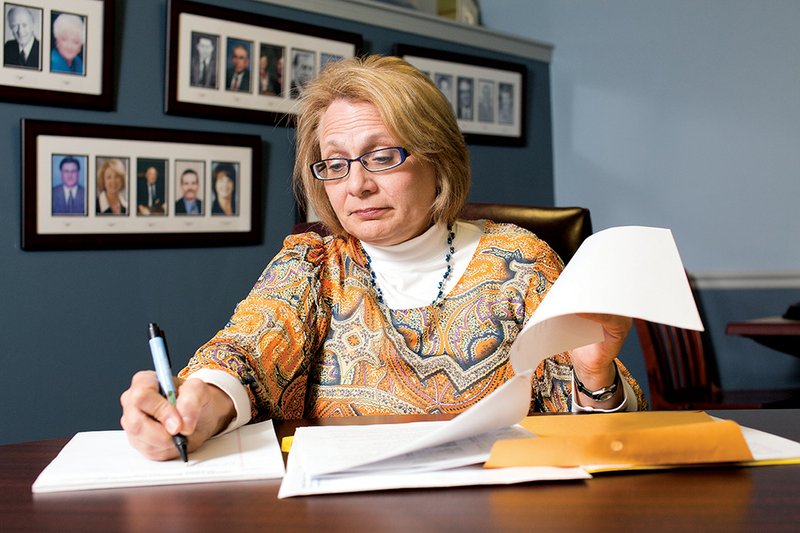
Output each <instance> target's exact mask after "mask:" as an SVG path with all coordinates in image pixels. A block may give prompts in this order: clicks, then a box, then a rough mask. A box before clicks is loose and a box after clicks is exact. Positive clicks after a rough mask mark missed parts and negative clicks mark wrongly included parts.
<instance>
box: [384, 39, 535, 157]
mask: <svg viewBox="0 0 800 533" xmlns="http://www.w3.org/2000/svg"><path fill="white" fill-rule="evenodd" d="M393 51H394V54H395V55H397V56H400V57H402V58H403V59H405V60H406V61H408V62H409V63H411V64H412V65H414V66H415V67H417V68H418V69H420V70H421V71H423V72H425V73H426V74H427V75H428V76H429V77H430V78H431V79H432V80H433V81H434V83H436V85H437V86H438V87H439V88H440V90H441V91H442V92H443V93H444V94H445V96H446V97H447V99H448V100H449V101H450V103H451V104H452V106H453V111H455V113H456V118H457V119H458V125H459V127H460V128H461V131H462V132H464V137H465V139H466V140H467V142H469V143H475V144H495V145H505V146H525V144H526V142H527V139H526V129H527V128H526V122H527V102H526V95H527V68H526V67H525V65H523V64H521V63H512V62H509V61H499V60H496V59H489V58H482V57H476V56H470V55H465V54H456V53H451V52H442V51H440V50H433V49H430V48H422V47H419V46H411V45H405V44H395V45H394V47H393Z"/></svg>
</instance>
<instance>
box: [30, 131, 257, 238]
mask: <svg viewBox="0 0 800 533" xmlns="http://www.w3.org/2000/svg"><path fill="white" fill-rule="evenodd" d="M260 168H261V138H260V137H259V136H257V135H236V134H225V135H223V136H220V135H219V134H217V133H210V132H196V131H182V130H167V129H152V128H140V127H129V126H109V125H98V124H77V123H67V122H51V121H42V120H31V119H23V120H22V248H23V249H24V250H77V249H101V248H103V249H105V248H156V247H183V246H232V245H249V244H259V243H260V242H261V204H262V201H261V178H260V174H261V173H260Z"/></svg>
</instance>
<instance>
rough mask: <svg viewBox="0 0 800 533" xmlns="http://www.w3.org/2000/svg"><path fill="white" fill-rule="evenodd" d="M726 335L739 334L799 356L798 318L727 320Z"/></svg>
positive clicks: (799, 331) (799, 333) (799, 334)
mask: <svg viewBox="0 0 800 533" xmlns="http://www.w3.org/2000/svg"><path fill="white" fill-rule="evenodd" d="M725 333H727V334H728V335H740V336H742V337H747V338H749V339H753V340H754V341H756V342H758V343H759V344H762V345H764V346H767V347H769V348H772V349H773V350H778V351H780V352H783V353H787V354H789V355H794V356H796V357H800V320H789V319H787V318H782V317H779V316H775V317H767V318H757V319H755V320H747V321H743V322H729V323H728V325H727V326H726V327H725Z"/></svg>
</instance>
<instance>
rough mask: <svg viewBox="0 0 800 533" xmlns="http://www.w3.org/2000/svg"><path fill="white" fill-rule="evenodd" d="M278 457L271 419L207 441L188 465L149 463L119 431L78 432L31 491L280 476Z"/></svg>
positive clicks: (176, 461)
mask: <svg viewBox="0 0 800 533" xmlns="http://www.w3.org/2000/svg"><path fill="white" fill-rule="evenodd" d="M283 473H284V467H283V456H282V455H281V450H280V446H279V445H278V439H277V438H276V437H275V430H274V429H273V427H272V421H268V422H261V423H259V424H253V425H251V426H244V427H242V428H239V429H237V430H236V431H232V432H231V433H228V434H226V435H222V436H220V437H217V438H214V439H211V440H210V441H208V442H207V443H205V444H204V445H203V446H202V448H200V449H199V450H197V451H196V452H192V453H191V454H189V462H188V463H184V462H183V461H181V460H180V459H176V460H173V461H150V460H148V459H145V458H144V457H143V456H142V455H141V454H140V453H139V452H138V451H136V450H135V449H133V447H131V445H130V444H129V443H128V440H127V438H126V437H125V432H124V431H90V432H84V433H78V434H77V435H75V437H73V438H72V439H71V440H70V441H69V442H68V443H67V445H66V446H65V447H64V448H63V449H62V450H61V452H60V453H59V454H58V456H57V457H56V458H55V459H54V460H53V461H52V462H51V463H50V464H49V465H48V466H47V467H46V468H45V469H44V470H43V471H42V473H41V474H39V477H38V478H37V479H36V481H35V482H34V484H33V492H58V491H68V490H87V489H105V488H115V487H137V486H147V485H173V484H178V483H201V482H209V481H236V480H248V479H270V478H280V477H281V476H283Z"/></svg>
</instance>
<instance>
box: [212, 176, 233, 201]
mask: <svg viewBox="0 0 800 533" xmlns="http://www.w3.org/2000/svg"><path fill="white" fill-rule="evenodd" d="M214 190H215V191H216V192H217V198H230V197H231V195H233V180H232V179H231V178H230V176H228V175H227V174H225V173H224V172H220V173H219V174H217V179H216V180H215V181H214Z"/></svg>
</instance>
